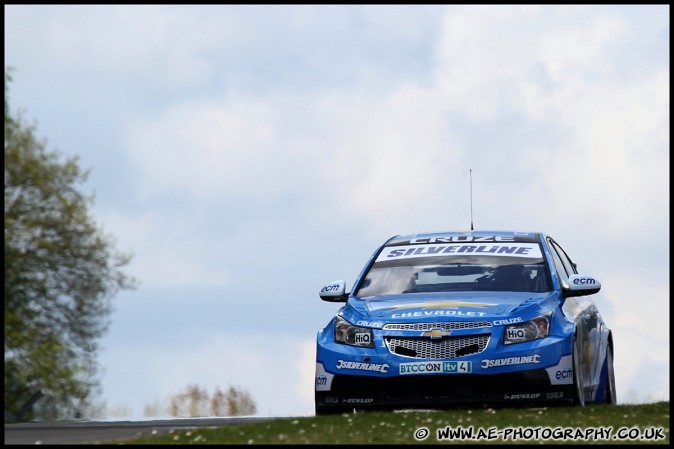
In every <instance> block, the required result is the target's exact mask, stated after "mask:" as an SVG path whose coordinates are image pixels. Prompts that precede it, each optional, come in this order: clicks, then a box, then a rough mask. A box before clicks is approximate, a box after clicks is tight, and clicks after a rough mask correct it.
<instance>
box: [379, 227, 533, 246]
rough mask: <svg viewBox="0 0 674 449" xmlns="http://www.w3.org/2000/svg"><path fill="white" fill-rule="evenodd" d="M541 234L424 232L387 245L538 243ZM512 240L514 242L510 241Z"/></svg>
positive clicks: (396, 239) (488, 231)
mask: <svg viewBox="0 0 674 449" xmlns="http://www.w3.org/2000/svg"><path fill="white" fill-rule="evenodd" d="M542 235H544V234H543V233H541V232H535V231H528V232H524V231H502V230H501V231H490V230H478V231H475V230H470V231H444V232H422V233H418V234H401V235H396V236H394V237H391V238H390V239H389V240H388V241H387V242H386V243H385V245H402V244H405V243H449V242H453V241H455V242H473V241H474V242H489V241H492V242H493V241H499V240H500V239H501V238H507V239H508V240H507V241H515V242H538V241H540V239H541V236H542ZM510 239H512V240H510Z"/></svg>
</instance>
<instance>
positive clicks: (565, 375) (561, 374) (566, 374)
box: [555, 368, 573, 380]
mask: <svg viewBox="0 0 674 449" xmlns="http://www.w3.org/2000/svg"><path fill="white" fill-rule="evenodd" d="M572 375H573V371H572V370H571V368H567V369H563V370H559V371H557V372H556V373H555V378H556V379H557V380H561V379H569V378H571V376H572Z"/></svg>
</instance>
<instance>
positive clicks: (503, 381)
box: [315, 334, 573, 413]
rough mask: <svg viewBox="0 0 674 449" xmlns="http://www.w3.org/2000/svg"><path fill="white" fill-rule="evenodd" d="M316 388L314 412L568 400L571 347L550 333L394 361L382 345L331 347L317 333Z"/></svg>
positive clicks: (397, 358) (569, 398) (571, 393)
mask: <svg viewBox="0 0 674 449" xmlns="http://www.w3.org/2000/svg"><path fill="white" fill-rule="evenodd" d="M321 337H323V338H321ZM377 340H379V341H380V342H381V341H383V340H382V339H375V342H376V341H377ZM315 390H316V391H315V405H316V412H317V413H330V412H340V411H345V410H351V409H354V408H357V409H382V408H407V407H409V408H420V407H421V408H443V407H450V406H459V405H488V404H501V405H511V406H514V405H516V404H518V403H519V404H532V403H549V402H561V403H571V402H572V401H573V367H572V360H571V343H570V339H568V338H564V337H554V336H552V337H547V338H544V339H541V340H536V341H532V342H527V343H521V344H517V345H509V346H503V345H500V344H499V342H498V341H496V340H495V339H494V340H491V341H490V342H489V343H488V345H487V347H486V348H484V350H483V351H481V352H479V353H477V354H472V355H470V356H461V357H456V358H453V359H442V360H438V359H420V358H411V357H401V356H399V355H397V354H392V353H391V352H390V351H389V350H388V349H387V347H386V345H385V344H383V343H380V344H378V345H376V346H375V348H370V349H364V348H358V347H353V346H347V345H343V344H336V343H334V341H333V340H332V339H331V338H329V336H326V335H323V336H321V335H320V334H319V339H318V348H317V359H316V386H315Z"/></svg>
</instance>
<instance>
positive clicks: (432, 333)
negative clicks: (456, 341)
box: [421, 329, 449, 340]
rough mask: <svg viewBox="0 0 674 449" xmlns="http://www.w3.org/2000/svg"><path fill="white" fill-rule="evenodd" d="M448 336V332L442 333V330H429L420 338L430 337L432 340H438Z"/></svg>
mask: <svg viewBox="0 0 674 449" xmlns="http://www.w3.org/2000/svg"><path fill="white" fill-rule="evenodd" d="M448 335H449V331H443V330H442V329H431V330H429V331H426V332H423V333H422V334H421V336H422V337H431V339H433V340H437V339H438V338H442V337H446V336H448Z"/></svg>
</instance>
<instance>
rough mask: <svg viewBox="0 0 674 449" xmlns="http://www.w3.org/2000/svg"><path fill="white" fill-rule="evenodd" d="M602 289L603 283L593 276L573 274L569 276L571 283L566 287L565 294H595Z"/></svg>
mask: <svg viewBox="0 0 674 449" xmlns="http://www.w3.org/2000/svg"><path fill="white" fill-rule="evenodd" d="M600 289H601V283H600V282H599V281H598V280H597V279H595V278H593V277H591V276H581V275H580V274H573V275H571V276H569V285H568V287H565V288H564V295H565V296H585V295H594V294H595V293H597V292H598V291H599V290H600Z"/></svg>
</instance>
